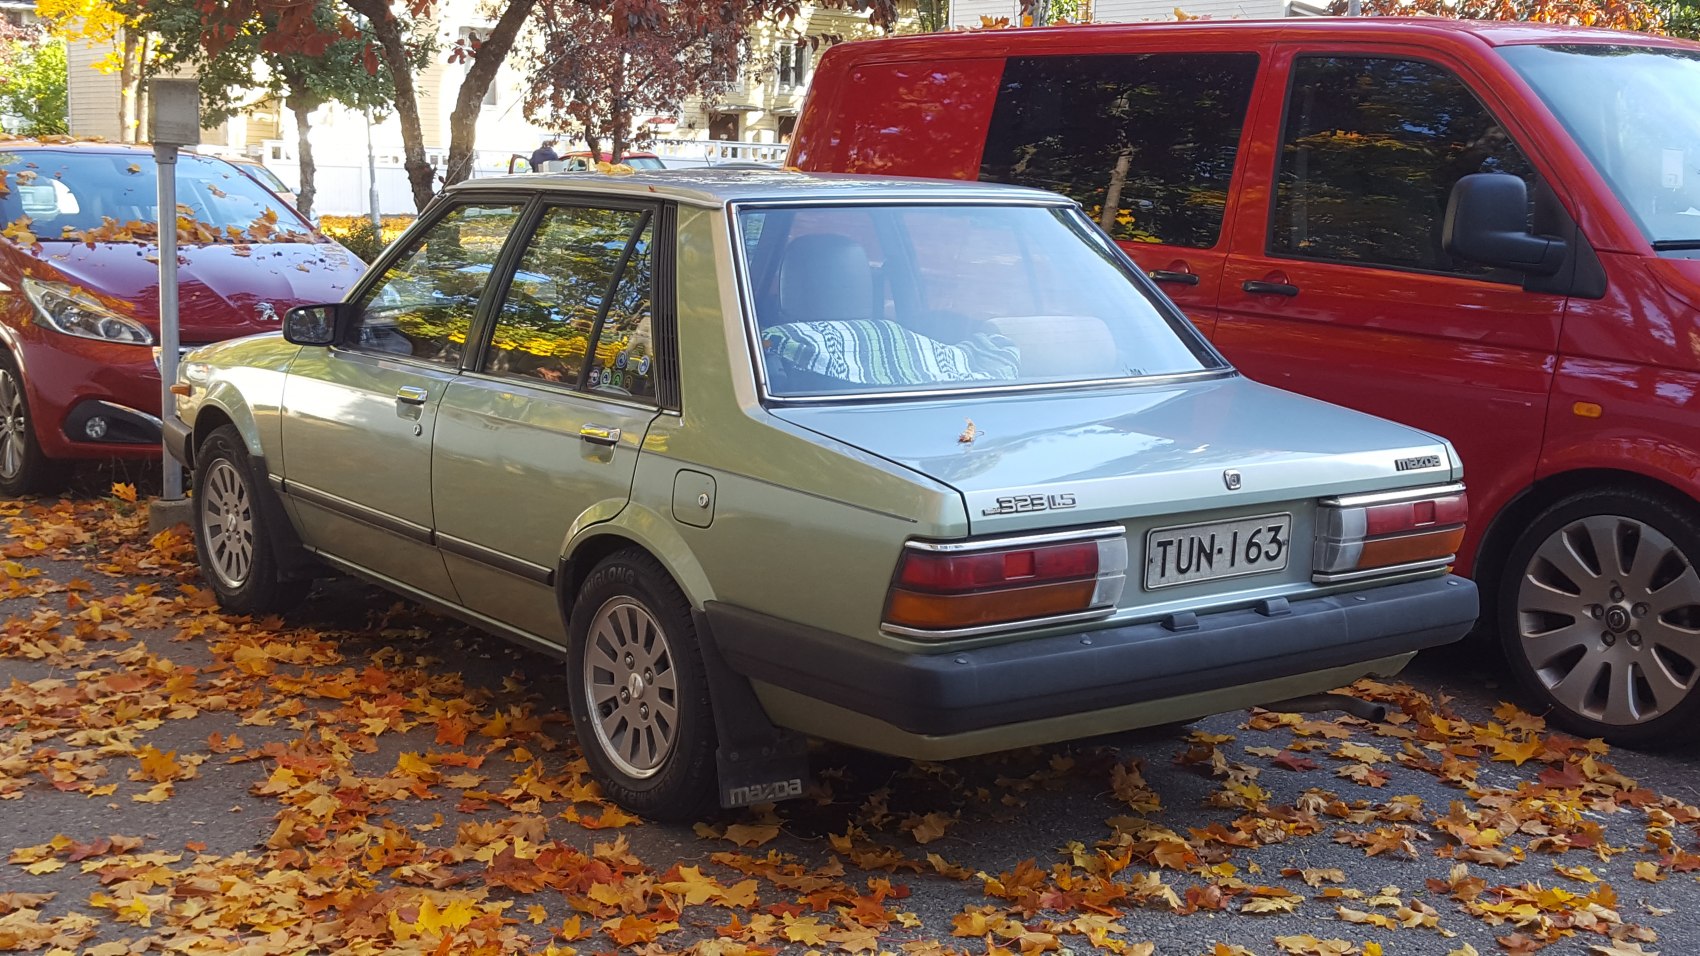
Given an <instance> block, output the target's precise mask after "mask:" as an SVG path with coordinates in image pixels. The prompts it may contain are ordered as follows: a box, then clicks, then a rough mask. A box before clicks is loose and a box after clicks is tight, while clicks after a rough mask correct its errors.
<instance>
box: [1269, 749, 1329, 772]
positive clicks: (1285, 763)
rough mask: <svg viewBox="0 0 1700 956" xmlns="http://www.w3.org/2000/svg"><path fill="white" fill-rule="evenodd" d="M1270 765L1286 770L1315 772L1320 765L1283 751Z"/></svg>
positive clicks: (1288, 751)
mask: <svg viewBox="0 0 1700 956" xmlns="http://www.w3.org/2000/svg"><path fill="white" fill-rule="evenodd" d="M1270 763H1272V764H1274V765H1275V766H1277V767H1280V768H1282V769H1284V770H1296V771H1305V770H1315V769H1316V768H1317V767H1318V766H1319V764H1318V763H1317V762H1316V761H1314V760H1312V759H1310V758H1309V757H1301V756H1299V755H1298V754H1296V753H1294V752H1293V751H1291V750H1283V751H1281V752H1280V753H1279V754H1277V755H1276V756H1275V759H1274V760H1271V761H1270Z"/></svg>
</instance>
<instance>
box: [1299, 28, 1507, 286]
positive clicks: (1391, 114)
mask: <svg viewBox="0 0 1700 956" xmlns="http://www.w3.org/2000/svg"><path fill="white" fill-rule="evenodd" d="M1470 173H1511V174H1513V175H1516V176H1521V177H1523V178H1524V180H1526V181H1528V182H1529V183H1530V184H1531V186H1532V185H1533V183H1534V179H1535V174H1534V170H1533V168H1532V167H1531V166H1530V165H1529V163H1528V161H1527V160H1526V159H1525V158H1524V157H1523V154H1522V152H1521V151H1519V150H1518V148H1517V145H1516V144H1515V143H1513V142H1512V141H1511V137H1510V136H1509V135H1508V134H1507V132H1506V130H1505V128H1504V127H1503V126H1501V125H1500V124H1499V122H1498V121H1497V120H1496V119H1495V118H1494V117H1493V115H1492V114H1491V113H1489V112H1488V110H1487V108H1486V107H1485V106H1483V105H1482V103H1481V101H1480V100H1478V99H1476V97H1475V95H1474V94H1473V93H1471V92H1470V89H1469V87H1467V86H1465V85H1464V82H1463V81H1462V80H1460V79H1459V78H1458V76H1457V75H1456V74H1454V73H1453V72H1452V71H1451V70H1448V69H1446V68H1445V67H1442V66H1438V65H1436V64H1433V63H1428V62H1424V61H1422V60H1408V59H1396V58H1391V57H1345V56H1326V57H1324V56H1309V57H1299V58H1298V59H1297V60H1295V61H1294V65H1293V78H1292V85H1291V88H1290V90H1289V93H1288V101H1287V113H1286V121H1285V124H1284V129H1283V131H1282V136H1281V169H1280V175H1279V176H1278V178H1277V182H1276V191H1275V206H1274V216H1273V222H1272V224H1271V230H1270V237H1269V251H1270V254H1271V255H1277V256H1294V257H1298V258H1304V259H1323V260H1329V261H1341V262H1355V263H1363V264H1366V265H1375V266H1385V267H1388V268H1395V269H1415V270H1421V271H1425V272H1444V273H1459V274H1463V275H1477V276H1479V275H1489V274H1490V273H1491V270H1489V269H1487V268H1486V267H1483V266H1480V265H1477V264H1474V263H1469V262H1462V261H1455V260H1454V259H1453V258H1452V257H1451V256H1449V255H1447V253H1446V251H1445V250H1444V249H1442V248H1441V225H1442V223H1443V221H1444V220H1445V218H1446V204H1447V200H1448V198H1449V197H1450V195H1451V193H1452V186H1453V184H1454V183H1456V182H1457V181H1458V180H1459V179H1460V178H1462V177H1463V176H1465V175H1468V174H1470ZM1532 194H1533V190H1532V189H1531V195H1532Z"/></svg>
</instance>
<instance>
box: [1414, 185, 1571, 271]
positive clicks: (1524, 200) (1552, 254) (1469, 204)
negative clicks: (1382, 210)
mask: <svg viewBox="0 0 1700 956" xmlns="http://www.w3.org/2000/svg"><path fill="white" fill-rule="evenodd" d="M1528 223H1529V187H1528V186H1527V185H1526V184H1525V183H1524V182H1523V180H1522V178H1521V177H1518V176H1513V175H1511V174H1510V173H1472V174H1470V175H1468V176H1465V177H1464V178H1462V179H1460V180H1458V182H1457V183H1456V184H1454V185H1453V187H1452V195H1451V197H1450V198H1449V199H1448V200H1447V202H1446V221H1445V222H1444V223H1443V224H1442V226H1441V232H1440V242H1441V245H1442V246H1443V247H1444V248H1445V249H1446V252H1447V254H1448V255H1453V256H1457V257H1458V258H1460V259H1469V260H1470V261H1472V262H1480V263H1482V264H1484V265H1490V266H1498V267H1500V268H1502V269H1515V270H1517V271H1518V272H1526V273H1528V274H1530V275H1537V276H1550V275H1554V274H1556V273H1557V272H1558V270H1559V269H1560V268H1562V267H1563V266H1564V258H1565V254H1566V252H1567V250H1566V248H1565V244H1564V240H1562V239H1547V238H1543V237H1541V236H1537V235H1535V234H1533V233H1531V232H1530V231H1529V225H1528Z"/></svg>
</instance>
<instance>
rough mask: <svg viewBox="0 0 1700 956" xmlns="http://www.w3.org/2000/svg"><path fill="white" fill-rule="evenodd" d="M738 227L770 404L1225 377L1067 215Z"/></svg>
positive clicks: (748, 210) (939, 215)
mask: <svg viewBox="0 0 1700 956" xmlns="http://www.w3.org/2000/svg"><path fill="white" fill-rule="evenodd" d="M736 219H737V223H738V228H739V234H740V237H741V243H740V247H741V248H742V249H743V251H744V258H745V269H746V274H747V276H748V277H749V282H750V292H751V297H752V306H753V312H754V319H755V326H756V333H757V338H758V341H759V345H760V354H761V361H762V364H763V369H764V372H765V378H766V382H767V386H768V391H769V393H770V394H772V395H774V396H776V397H825V396H835V395H868V394H890V393H909V392H925V391H933V390H952V389H961V388H998V387H1009V386H1033V385H1040V384H1046V383H1057V384H1062V383H1070V382H1090V381H1108V380H1121V379H1134V378H1142V377H1148V376H1158V375H1173V374H1185V373H1196V372H1204V371H1210V370H1214V369H1219V368H1222V367H1223V364H1222V361H1221V359H1219V358H1218V357H1217V356H1216V354H1215V353H1214V352H1212V351H1211V350H1210V348H1209V346H1207V345H1205V344H1204V342H1203V340H1202V339H1200V338H1199V337H1198V335H1197V333H1196V332H1195V331H1194V330H1193V329H1192V327H1191V326H1190V325H1187V324H1186V323H1185V321H1184V320H1183V319H1181V318H1180V317H1179V316H1178V314H1176V313H1174V312H1173V311H1172V310H1171V309H1168V308H1165V307H1163V306H1162V305H1159V304H1158V302H1157V301H1156V300H1155V299H1154V298H1153V297H1151V296H1149V295H1148V294H1147V293H1146V291H1145V289H1144V287H1143V286H1142V285H1141V284H1140V283H1139V282H1138V281H1137V280H1136V279H1135V278H1134V277H1133V275H1132V273H1131V272H1130V270H1129V269H1128V267H1127V265H1126V262H1125V259H1124V258H1123V257H1122V255H1121V253H1120V252H1118V251H1117V250H1116V249H1115V248H1114V246H1113V245H1111V244H1110V243H1109V242H1108V241H1106V239H1105V237H1104V235H1103V234H1102V233H1101V232H1099V231H1097V230H1096V229H1094V228H1093V227H1092V225H1091V224H1090V223H1089V222H1087V221H1086V220H1085V218H1084V217H1083V216H1082V215H1081V214H1080V213H1079V212H1078V211H1077V210H1075V209H1073V208H1070V207H1063V206H1038V205H1034V206H1026V205H889V206H875V205H861V204H848V205H830V206H825V205H823V206H756V207H750V206H739V207H738V208H737V213H736Z"/></svg>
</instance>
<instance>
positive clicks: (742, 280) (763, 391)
mask: <svg viewBox="0 0 1700 956" xmlns="http://www.w3.org/2000/svg"><path fill="white" fill-rule="evenodd" d="M798 206H806V207H815V206H881V207H891V206H1025V207H1031V208H1037V209H1064V210H1073V211H1075V212H1076V213H1078V212H1079V211H1080V204H1079V203H1077V202H1075V201H1074V200H1071V199H1067V198H1065V197H1062V196H1050V195H1046V194H1044V193H1039V194H1037V195H1035V196H1032V197H1025V196H1023V197H1017V196H987V197H984V198H979V197H960V198H959V197H950V196H916V197H907V196H902V195H891V196H878V195H870V196H832V197H821V198H809V197H807V196H801V197H798V198H795V199H790V198H786V199H732V200H728V201H727V203H726V205H725V206H724V207H723V208H724V209H725V214H726V223H727V226H728V228H729V229H730V232H731V237H732V248H731V253H732V269H733V271H734V272H736V273H737V283H736V284H737V288H738V311H739V312H740V318H741V319H742V323H741V324H742V325H743V327H744V339H745V346H746V347H747V348H748V350H749V356H750V364H751V368H752V370H753V371H754V372H755V377H756V391H757V393H758V395H759V397H760V399H761V400H762V402H763V403H764V404H768V403H770V404H774V405H810V404H845V403H850V402H864V401H890V400H893V399H901V400H906V401H924V400H926V399H930V398H936V397H944V398H949V397H954V396H960V395H994V396H995V395H1010V394H1020V393H1023V392H1031V391H1038V390H1043V389H1051V390H1056V389H1069V390H1077V389H1089V388H1102V387H1104V386H1107V385H1165V384H1172V383H1177V382H1192V381H1202V380H1210V379H1218V378H1231V377H1236V376H1238V375H1239V370H1237V369H1235V368H1234V366H1233V363H1231V362H1229V361H1228V360H1227V359H1226V357H1224V356H1223V355H1222V354H1221V352H1219V351H1217V350H1216V348H1215V346H1214V345H1212V344H1211V343H1210V342H1209V341H1208V340H1206V339H1204V338H1203V336H1202V335H1200V336H1199V339H1200V341H1201V342H1203V343H1204V345H1205V347H1206V348H1207V349H1208V350H1209V353H1210V355H1211V356H1213V357H1214V358H1215V359H1216V360H1217V361H1220V362H1221V363H1222V365H1221V367H1220V368H1205V369H1199V370H1197V371H1191V372H1167V373H1161V374H1157V375H1138V376H1122V377H1118V378H1100V379H1089V380H1078V381H1062V382H1029V383H1025V384H1021V385H980V386H975V387H967V388H952V389H912V390H909V391H897V392H850V393H845V394H839V395H798V396H787V395H775V394H774V393H773V391H772V389H770V388H769V387H768V381H767V365H766V363H765V362H764V361H763V360H762V356H761V329H760V328H758V327H757V325H756V313H755V289H754V287H753V286H751V285H750V269H749V263H748V261H747V260H748V255H747V250H746V248H745V246H744V229H743V226H742V225H741V224H740V223H739V216H740V213H742V212H743V211H744V210H747V209H762V208H781V209H783V208H787V207H798ZM1088 241H1091V242H1095V243H1097V244H1099V245H1100V247H1101V248H1102V247H1103V240H1101V239H1099V238H1097V237H1096V236H1093V237H1090V238H1089V240H1088ZM1108 249H1109V251H1111V252H1112V253H1113V254H1114V255H1115V256H1116V258H1117V259H1119V260H1120V262H1121V263H1122V265H1123V266H1124V267H1125V268H1128V269H1131V270H1133V272H1134V274H1136V275H1138V276H1141V277H1143V276H1144V275H1145V272H1144V270H1143V269H1140V268H1139V266H1138V264H1137V263H1135V262H1134V261H1133V259H1132V258H1130V257H1129V256H1128V254H1127V252H1126V251H1125V250H1123V249H1122V248H1121V247H1120V246H1118V245H1116V244H1115V243H1114V242H1110V243H1108ZM1130 281H1132V282H1134V283H1135V284H1136V285H1137V280H1132V279H1130ZM1145 281H1146V282H1147V283H1149V282H1150V280H1149V279H1146V280H1145ZM1141 291H1146V292H1148V291H1149V290H1141ZM1153 305H1155V306H1156V307H1157V309H1158V311H1159V312H1161V311H1162V309H1163V306H1162V305H1161V304H1160V303H1153ZM1176 315H1179V316H1180V317H1181V318H1182V319H1185V316H1184V315H1181V314H1180V313H1179V311H1178V310H1177V312H1176ZM1163 319H1164V322H1165V323H1168V322H1169V321H1171V317H1170V316H1167V315H1165V316H1163ZM1186 321H1190V320H1186ZM1176 334H1177V335H1179V334H1182V333H1181V332H1180V331H1179V330H1176Z"/></svg>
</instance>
